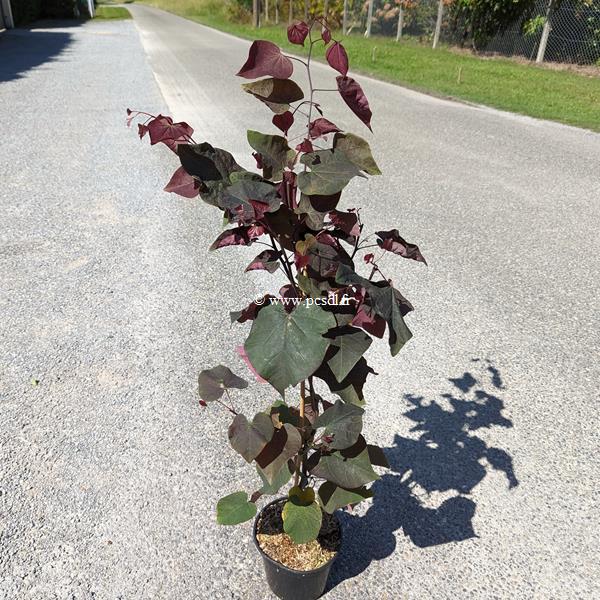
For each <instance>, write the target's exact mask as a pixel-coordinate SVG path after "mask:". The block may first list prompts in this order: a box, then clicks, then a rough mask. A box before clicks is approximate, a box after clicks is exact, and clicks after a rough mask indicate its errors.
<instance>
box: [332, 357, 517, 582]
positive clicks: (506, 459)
mask: <svg viewBox="0 0 600 600" xmlns="http://www.w3.org/2000/svg"><path fill="white" fill-rule="evenodd" d="M473 363H479V364H478V365H477V367H478V368H477V370H478V371H479V370H481V371H482V372H483V374H484V376H483V377H482V379H486V380H488V381H487V382H486V384H487V386H488V387H491V388H492V390H493V391H494V394H492V393H491V392H489V391H486V390H485V385H486V384H484V383H482V382H481V381H480V380H478V379H476V378H475V376H474V375H473V374H471V373H470V372H466V373H464V374H463V375H462V377H460V378H458V379H449V382H450V383H451V384H452V387H453V388H454V389H453V390H452V393H447V394H442V395H441V398H443V400H442V401H436V400H431V401H426V399H425V398H424V397H422V396H416V395H413V394H406V395H405V396H404V399H405V400H406V402H407V403H408V404H409V409H408V410H407V412H406V413H405V416H406V417H407V418H408V419H410V420H411V421H413V422H414V423H415V425H414V426H413V427H412V429H411V431H413V432H419V436H418V438H416V439H413V438H408V437H402V436H400V435H396V436H395V438H394V444H393V446H392V447H390V448H385V449H384V451H385V453H386V456H387V458H388V461H389V463H390V470H389V471H388V472H387V473H386V474H385V475H383V476H382V477H381V479H379V480H378V481H376V482H375V484H374V485H373V492H374V499H373V504H372V505H371V507H370V508H369V510H368V511H367V513H366V514H365V515H364V516H356V515H353V514H351V513H343V514H342V515H341V521H342V525H343V531H344V544H343V547H342V550H341V551H340V555H339V556H338V558H337V560H336V562H335V563H334V568H333V571H332V573H331V576H330V579H329V586H328V589H331V588H332V587H335V586H336V585H337V584H338V583H340V582H341V581H343V580H344V579H348V578H351V577H354V576H356V575H358V574H359V573H361V572H362V571H364V570H365V569H366V568H367V567H368V566H369V565H370V564H371V562H372V561H373V560H380V559H382V558H385V557H387V556H390V555H391V554H392V553H393V552H394V550H395V548H396V538H395V536H394V532H395V531H397V530H399V529H402V531H403V533H404V535H405V536H407V537H408V538H410V540H411V541H412V542H413V543H414V544H415V545H416V546H419V547H420V548H425V547H428V546H434V545H437V544H445V543H447V542H459V541H462V540H466V539H469V538H472V537H476V534H475V532H474V530H473V525H472V519H473V516H474V514H475V508H476V505H475V502H473V500H472V499H470V498H469V497H468V495H469V494H470V493H471V492H472V490H473V489H474V488H475V487H476V486H477V484H479V483H480V482H481V481H482V480H483V479H484V477H485V476H486V473H487V469H488V468H492V469H495V470H499V471H501V472H503V473H504V475H505V476H506V479H507V482H508V486H509V488H513V487H515V486H517V485H518V484H519V482H518V480H517V478H516V476H515V473H514V470H513V465H512V458H511V457H510V455H509V454H508V453H507V452H505V451H504V450H502V449H500V448H495V447H490V446H487V445H486V443H485V442H484V441H483V440H482V439H481V438H479V437H477V435H476V433H475V432H476V431H478V430H480V429H483V428H490V427H493V426H499V427H507V428H508V427H512V422H511V421H510V420H509V419H507V418H506V417H504V416H503V415H502V410H503V408H504V403H503V401H502V400H501V399H500V398H499V397H498V396H497V395H495V394H498V393H499V392H498V390H500V391H501V390H503V389H504V385H503V382H502V378H501V376H500V373H499V372H498V370H497V369H496V368H495V367H494V366H493V364H491V363H490V362H489V361H481V360H480V359H474V360H473ZM474 366H475V365H474ZM433 492H438V493H443V494H444V495H448V494H449V493H450V494H452V493H454V495H452V496H451V497H450V498H447V499H446V500H444V501H443V502H441V504H439V505H438V506H437V508H431V507H429V506H426V505H425V504H424V502H423V499H424V498H425V497H427V496H428V495H429V494H431V493H433Z"/></svg>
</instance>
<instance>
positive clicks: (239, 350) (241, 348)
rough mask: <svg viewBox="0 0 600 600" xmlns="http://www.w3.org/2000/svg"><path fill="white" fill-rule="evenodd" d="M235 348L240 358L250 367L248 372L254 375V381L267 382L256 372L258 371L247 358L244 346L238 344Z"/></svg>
mask: <svg viewBox="0 0 600 600" xmlns="http://www.w3.org/2000/svg"><path fill="white" fill-rule="evenodd" d="M235 350H236V352H237V353H238V354H239V355H240V357H241V358H242V360H243V361H244V362H245V363H246V366H247V367H248V368H249V369H250V372H251V373H252V374H253V375H254V378H255V379H256V381H258V383H267V380H266V379H263V378H262V377H261V376H260V375H259V374H258V371H257V370H256V369H255V368H254V367H253V366H252V363H251V362H250V359H249V358H248V355H247V354H246V349H245V348H244V346H238V347H237V348H236V349H235Z"/></svg>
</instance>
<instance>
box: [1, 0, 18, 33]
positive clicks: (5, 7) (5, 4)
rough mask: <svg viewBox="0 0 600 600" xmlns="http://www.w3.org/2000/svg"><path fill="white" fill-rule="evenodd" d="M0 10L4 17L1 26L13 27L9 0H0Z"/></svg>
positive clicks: (13, 21) (13, 22)
mask: <svg viewBox="0 0 600 600" xmlns="http://www.w3.org/2000/svg"><path fill="white" fill-rule="evenodd" d="M0 9H1V10H0V12H1V13H2V16H3V17H4V19H3V21H4V23H0V25H1V26H2V27H6V29H13V28H14V26H15V20H14V19H13V15H12V9H11V7H10V0H0Z"/></svg>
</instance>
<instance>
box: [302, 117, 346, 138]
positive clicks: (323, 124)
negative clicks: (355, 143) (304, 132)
mask: <svg viewBox="0 0 600 600" xmlns="http://www.w3.org/2000/svg"><path fill="white" fill-rule="evenodd" d="M336 131H341V129H340V128H339V127H338V126H337V125H334V124H333V123H332V122H331V121H328V120H327V119H324V118H322V117H321V118H319V119H315V120H314V121H313V122H312V123H311V124H310V125H309V127H308V135H309V136H310V137H311V138H312V139H315V138H318V137H321V136H322V135H325V134H327V133H334V132H336Z"/></svg>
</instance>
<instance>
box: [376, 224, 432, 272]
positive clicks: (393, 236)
mask: <svg viewBox="0 0 600 600" xmlns="http://www.w3.org/2000/svg"><path fill="white" fill-rule="evenodd" d="M375 235H377V237H378V238H379V239H378V240H377V244H378V245H379V247H380V248H383V250H387V251H389V252H393V253H394V254H397V255H398V256H403V257H404V258H412V260H416V261H418V262H422V263H425V264H427V261H426V260H425V258H424V257H423V255H422V254H421V251H420V250H419V246H417V245H416V244H410V243H409V242H407V241H406V240H405V239H404V238H402V237H401V236H400V233H399V232H398V230H397V229H392V230H391V231H377V232H376V234H375Z"/></svg>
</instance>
